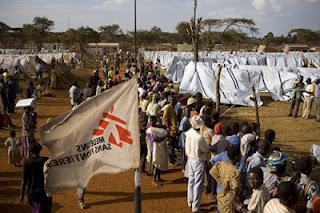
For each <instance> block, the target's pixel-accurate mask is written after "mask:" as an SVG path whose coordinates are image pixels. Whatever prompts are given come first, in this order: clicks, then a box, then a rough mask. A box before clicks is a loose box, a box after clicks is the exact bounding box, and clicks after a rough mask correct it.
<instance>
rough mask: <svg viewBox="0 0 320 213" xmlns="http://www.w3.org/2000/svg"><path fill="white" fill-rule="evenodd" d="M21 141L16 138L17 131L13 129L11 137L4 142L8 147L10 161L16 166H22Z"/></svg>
mask: <svg viewBox="0 0 320 213" xmlns="http://www.w3.org/2000/svg"><path fill="white" fill-rule="evenodd" d="M20 144H21V143H20V141H19V140H18V139H16V132H15V131H14V130H12V131H11V132H10V137H9V138H7V140H6V141H5V142H4V145H5V146H6V147H8V163H9V164H14V166H20V161H21V155H20V151H19V148H18V146H19V145H20Z"/></svg>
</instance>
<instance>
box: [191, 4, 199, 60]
mask: <svg viewBox="0 0 320 213" xmlns="http://www.w3.org/2000/svg"><path fill="white" fill-rule="evenodd" d="M197 6H198V0H194V6H193V11H194V12H193V18H192V19H191V21H190V29H189V30H190V31H189V34H190V35H191V38H192V45H193V61H194V62H195V63H197V62H198V61H199V55H198V52H199V38H200V31H201V21H202V18H198V19H197Z"/></svg>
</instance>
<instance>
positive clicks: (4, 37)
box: [0, 21, 11, 46]
mask: <svg viewBox="0 0 320 213" xmlns="http://www.w3.org/2000/svg"><path fill="white" fill-rule="evenodd" d="M10 29H11V28H10V27H9V26H8V25H6V24H5V23H4V22H1V21H0V43H1V44H2V45H3V46H7V43H8V38H9V35H8V31H9V30H10Z"/></svg>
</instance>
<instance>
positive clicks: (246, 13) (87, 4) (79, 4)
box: [0, 0, 320, 36]
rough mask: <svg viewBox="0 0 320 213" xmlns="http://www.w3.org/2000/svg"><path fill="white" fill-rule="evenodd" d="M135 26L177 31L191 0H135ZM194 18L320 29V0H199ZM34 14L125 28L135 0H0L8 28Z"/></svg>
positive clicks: (263, 28)
mask: <svg viewBox="0 0 320 213" xmlns="http://www.w3.org/2000/svg"><path fill="white" fill-rule="evenodd" d="M136 1H137V28H138V30H150V29H151V28H152V27H153V26H158V27H160V28H161V29H162V31H167V32H175V28H176V25H177V24H178V23H179V22H181V21H188V20H190V18H191V16H192V15H193V0H136ZM197 13H198V14H197V15H198V17H203V18H204V19H206V18H229V17H241V18H242V17H243V18H250V19H253V20H255V21H256V26H257V27H258V28H259V29H260V30H259V33H258V34H256V35H255V36H264V35H266V34H267V33H268V32H273V33H274V34H275V35H281V34H283V35H287V33H288V32H289V31H290V30H291V29H295V28H308V29H312V30H320V0H198V11H197ZM36 16H40V17H42V16H45V17H47V18H49V19H51V20H53V21H54V23H55V26H54V29H53V31H56V32H60V31H65V30H67V29H68V28H69V27H71V28H78V27H80V26H89V27H91V28H94V29H96V30H97V29H98V27H99V26H101V25H111V24H119V25H120V27H121V28H122V29H123V31H124V32H126V31H128V30H133V28H134V19H133V17H134V0H0V21H2V22H4V23H6V24H7V25H9V26H10V27H21V26H22V25H23V24H26V23H31V22H32V20H33V18H34V17H36Z"/></svg>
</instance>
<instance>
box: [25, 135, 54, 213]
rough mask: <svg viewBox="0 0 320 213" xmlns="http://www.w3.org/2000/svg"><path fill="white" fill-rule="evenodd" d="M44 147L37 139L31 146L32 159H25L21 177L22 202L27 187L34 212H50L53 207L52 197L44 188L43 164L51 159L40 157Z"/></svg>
mask: <svg viewBox="0 0 320 213" xmlns="http://www.w3.org/2000/svg"><path fill="white" fill-rule="evenodd" d="M41 149H42V147H41V145H40V144H38V143H37V142H36V141H34V142H33V143H32V145H31V146H30V153H31V157H30V159H28V160H26V161H24V164H23V169H22V179H21V192H20V202H21V203H23V201H24V192H25V188H26V187H27V188H28V190H27V192H28V201H29V204H30V206H31V208H32V213H48V212H51V209H52V198H51V197H48V196H47V194H46V191H45V189H44V173H43V166H44V164H45V162H46V161H47V160H48V159H49V158H47V157H40V151H41Z"/></svg>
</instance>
